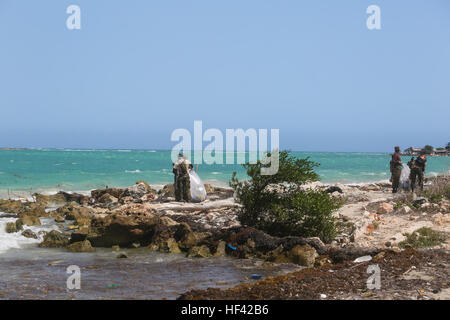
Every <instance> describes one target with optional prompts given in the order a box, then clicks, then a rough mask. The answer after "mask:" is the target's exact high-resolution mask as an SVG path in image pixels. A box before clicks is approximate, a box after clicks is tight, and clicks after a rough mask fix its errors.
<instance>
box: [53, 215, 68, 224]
mask: <svg viewBox="0 0 450 320" xmlns="http://www.w3.org/2000/svg"><path fill="white" fill-rule="evenodd" d="M54 219H55V222H57V223H63V222H64V221H66V220H65V219H64V218H63V217H61V216H60V215H56V216H55V217H54Z"/></svg>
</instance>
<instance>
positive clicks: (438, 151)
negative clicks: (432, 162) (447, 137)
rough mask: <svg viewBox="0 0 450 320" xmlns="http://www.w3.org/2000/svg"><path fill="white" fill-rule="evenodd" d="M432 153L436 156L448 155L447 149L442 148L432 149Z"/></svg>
mask: <svg viewBox="0 0 450 320" xmlns="http://www.w3.org/2000/svg"><path fill="white" fill-rule="evenodd" d="M434 154H435V155H436V156H448V155H449V154H448V150H445V149H442V150H434Z"/></svg>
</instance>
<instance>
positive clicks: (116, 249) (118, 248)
mask: <svg viewBox="0 0 450 320" xmlns="http://www.w3.org/2000/svg"><path fill="white" fill-rule="evenodd" d="M111 249H112V250H113V251H119V250H120V247H119V246H117V245H116V246H112V247H111Z"/></svg>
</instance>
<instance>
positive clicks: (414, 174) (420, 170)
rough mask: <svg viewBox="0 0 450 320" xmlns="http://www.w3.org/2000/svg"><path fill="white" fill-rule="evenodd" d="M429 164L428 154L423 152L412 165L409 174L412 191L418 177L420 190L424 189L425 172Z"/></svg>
mask: <svg viewBox="0 0 450 320" xmlns="http://www.w3.org/2000/svg"><path fill="white" fill-rule="evenodd" d="M426 164H427V156H426V155H424V154H422V155H420V156H419V157H417V159H416V160H415V161H414V162H413V164H412V167H411V173H410V174H409V180H411V191H412V192H414V189H415V187H416V178H418V180H419V181H418V184H419V187H420V190H421V191H423V174H424V172H425V167H426Z"/></svg>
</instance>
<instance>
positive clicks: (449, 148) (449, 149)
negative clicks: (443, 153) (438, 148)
mask: <svg viewBox="0 0 450 320" xmlns="http://www.w3.org/2000/svg"><path fill="white" fill-rule="evenodd" d="M445 149H447V150H448V151H450V142H449V143H447V146H446V147H445Z"/></svg>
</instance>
